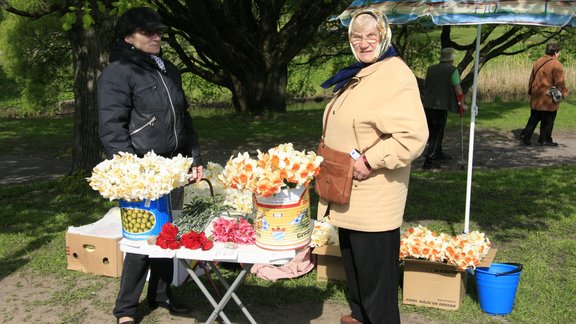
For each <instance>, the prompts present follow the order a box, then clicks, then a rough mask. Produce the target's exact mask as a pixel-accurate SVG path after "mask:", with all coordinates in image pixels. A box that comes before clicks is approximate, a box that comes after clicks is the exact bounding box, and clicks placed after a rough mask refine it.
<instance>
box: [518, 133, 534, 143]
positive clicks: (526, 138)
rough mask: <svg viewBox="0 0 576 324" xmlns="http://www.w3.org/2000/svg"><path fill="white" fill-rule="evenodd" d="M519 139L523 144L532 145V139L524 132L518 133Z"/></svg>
mask: <svg viewBox="0 0 576 324" xmlns="http://www.w3.org/2000/svg"><path fill="white" fill-rule="evenodd" d="M520 140H521V141H522V143H523V144H524V145H532V141H530V139H529V138H528V137H527V136H526V135H524V134H520Z"/></svg>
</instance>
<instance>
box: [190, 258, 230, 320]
mask: <svg viewBox="0 0 576 324" xmlns="http://www.w3.org/2000/svg"><path fill="white" fill-rule="evenodd" d="M180 262H181V263H182V265H184V266H185V267H186V271H187V272H188V274H190V277H192V280H194V282H195V283H196V285H197V286H198V288H200V290H201V291H202V293H203V294H204V296H206V298H207V299H208V301H209V302H210V304H211V305H212V307H214V308H215V309H218V311H214V312H215V313H216V315H215V316H214V318H213V319H212V320H211V321H210V320H208V321H207V322H206V323H212V322H214V321H215V320H216V317H217V316H218V315H220V317H221V318H222V320H223V321H224V323H226V324H230V323H231V322H230V320H229V319H228V316H226V314H224V311H222V308H223V307H219V304H218V303H217V302H216V300H215V299H214V297H212V294H210V292H209V291H208V289H206V287H205V286H204V284H203V283H202V281H201V280H200V278H198V276H197V275H196V272H195V271H194V270H192V269H190V266H189V264H188V262H186V260H185V259H180ZM206 275H207V276H209V275H210V274H209V273H206ZM214 312H213V313H212V314H214Z"/></svg>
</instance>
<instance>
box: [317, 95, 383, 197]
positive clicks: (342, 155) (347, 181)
mask: <svg viewBox="0 0 576 324" xmlns="http://www.w3.org/2000/svg"><path fill="white" fill-rule="evenodd" d="M335 102H336V100H335V99H334V101H333V102H332V104H331V105H330V107H329V108H328V111H327V113H326V118H325V120H324V130H323V131H322V139H321V140H320V144H319V145H318V151H317V154H318V155H319V156H321V157H323V158H324V160H323V161H322V163H321V164H320V172H319V173H318V175H317V176H316V177H315V179H314V190H316V193H317V194H318V196H320V198H323V199H326V200H328V201H329V202H332V203H336V204H341V205H345V204H348V203H349V202H350V194H351V193H352V179H353V176H354V161H355V160H354V159H352V157H351V156H350V154H349V153H346V152H342V151H338V150H335V149H333V148H330V147H329V146H328V145H326V144H325V143H324V136H325V134H326V127H327V126H328V124H327V123H328V116H330V112H331V111H332V107H333V106H334V103H335ZM380 139H381V138H378V139H377V140H376V141H375V142H374V143H373V144H372V145H370V146H369V147H368V148H366V149H364V150H363V151H362V154H363V153H364V152H366V151H367V150H368V149H370V148H371V147H372V146H374V145H375V144H376V143H377V142H378V141H379V140H380Z"/></svg>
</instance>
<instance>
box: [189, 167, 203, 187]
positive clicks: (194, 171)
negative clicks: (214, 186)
mask: <svg viewBox="0 0 576 324" xmlns="http://www.w3.org/2000/svg"><path fill="white" fill-rule="evenodd" d="M203 169H204V168H203V167H202V166H201V165H199V166H193V167H190V171H188V174H189V175H190V177H189V178H188V183H198V182H199V181H200V180H202V177H203V174H202V170H203Z"/></svg>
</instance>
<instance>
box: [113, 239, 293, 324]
mask: <svg viewBox="0 0 576 324" xmlns="http://www.w3.org/2000/svg"><path fill="white" fill-rule="evenodd" d="M120 249H121V250H122V251H124V252H128V253H137V254H147V255H148V256H149V257H151V258H176V259H178V260H179V262H180V264H181V265H183V266H184V267H185V268H186V271H187V272H188V274H189V275H190V277H191V278H192V280H194V282H195V283H196V285H197V286H198V288H200V290H201V291H202V293H203V294H204V296H206V299H208V301H209V302H210V304H211V305H212V307H214V311H213V312H212V314H210V317H209V318H208V320H206V323H213V322H214V321H215V320H216V318H217V317H218V316H220V318H221V319H222V320H223V321H224V323H226V324H229V323H231V322H230V320H229V319H228V317H227V316H226V314H224V311H223V309H224V307H225V306H226V304H228V302H229V301H230V299H233V300H234V302H236V304H237V305H238V307H239V308H240V309H241V310H242V312H243V313H244V315H245V316H246V318H247V319H248V320H249V321H250V323H256V321H255V320H254V318H253V317H252V315H251V314H250V312H249V311H248V309H247V308H246V306H245V305H244V304H243V303H242V301H241V300H240V298H239V297H238V295H237V294H236V291H237V290H238V288H239V287H240V285H241V284H242V283H243V282H244V279H245V278H246V275H247V274H248V272H249V271H250V268H251V267H252V265H254V264H256V263H264V264H277V265H281V264H284V263H287V262H288V261H290V260H292V259H293V258H294V257H295V256H296V252H295V251H294V250H290V251H269V250H264V249H261V248H259V247H257V246H256V245H239V246H238V247H237V248H235V249H231V248H228V247H227V244H225V243H218V242H216V243H214V247H213V248H212V249H210V250H208V251H202V250H190V249H186V248H180V249H178V250H168V249H162V248H160V247H159V246H156V245H150V244H148V243H147V242H146V241H133V240H128V239H125V238H124V239H122V240H121V241H120ZM189 260H196V261H203V262H205V263H206V264H207V265H208V267H209V268H210V269H209V270H210V271H212V272H214V274H216V277H217V278H218V281H219V282H220V283H221V284H222V286H223V287H224V288H225V289H226V293H225V294H224V295H223V296H222V298H221V299H220V301H217V300H216V299H215V298H214V296H212V294H211V293H210V292H209V291H208V289H207V288H206V286H205V285H204V283H203V282H202V281H201V280H200V278H199V277H198V275H197V274H196V272H195V271H194V269H192V268H191V267H190V262H189ZM216 262H232V263H241V264H242V265H243V267H242V268H241V270H240V272H239V273H238V275H237V276H236V278H235V279H234V281H233V282H232V283H231V284H230V283H228V282H227V281H226V279H225V278H224V276H222V274H221V273H220V271H219V270H218V268H217V267H216V265H215V263H216ZM207 275H209V274H207Z"/></svg>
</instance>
